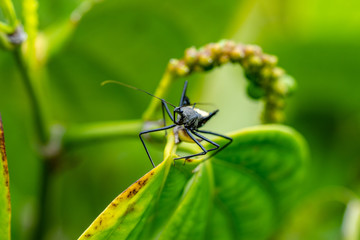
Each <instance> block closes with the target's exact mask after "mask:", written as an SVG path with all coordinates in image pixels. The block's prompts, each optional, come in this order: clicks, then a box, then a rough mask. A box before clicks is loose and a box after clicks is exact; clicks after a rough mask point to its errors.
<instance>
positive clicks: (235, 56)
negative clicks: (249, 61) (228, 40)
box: [230, 44, 245, 62]
mask: <svg viewBox="0 0 360 240" xmlns="http://www.w3.org/2000/svg"><path fill="white" fill-rule="evenodd" d="M244 57H245V52H244V47H243V46H242V45H240V44H238V45H236V46H235V47H234V48H233V49H232V51H231V52H230V59H231V61H233V62H236V61H240V60H242V59H244Z"/></svg>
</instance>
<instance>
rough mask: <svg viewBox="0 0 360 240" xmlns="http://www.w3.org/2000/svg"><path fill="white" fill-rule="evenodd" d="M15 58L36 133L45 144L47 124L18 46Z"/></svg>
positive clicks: (47, 136) (47, 137)
mask: <svg viewBox="0 0 360 240" xmlns="http://www.w3.org/2000/svg"><path fill="white" fill-rule="evenodd" d="M14 54H15V59H16V62H17V65H18V67H19V70H20V74H21V76H22V79H23V81H24V85H25V88H26V90H27V92H28V95H29V99H30V105H31V108H32V109H33V113H34V121H35V127H36V131H37V135H38V140H39V142H40V143H41V144H42V145H45V144H46V143H47V141H48V139H49V132H48V129H47V127H46V126H47V125H46V124H45V119H44V116H43V114H42V109H41V107H40V106H41V104H40V99H39V97H38V94H37V93H36V90H35V88H34V86H33V84H32V79H31V74H30V73H29V71H28V69H27V66H26V64H25V63H24V61H23V58H22V54H21V50H20V48H18V49H16V50H15V52H14Z"/></svg>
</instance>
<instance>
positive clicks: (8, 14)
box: [0, 0, 18, 31]
mask: <svg viewBox="0 0 360 240" xmlns="http://www.w3.org/2000/svg"><path fill="white" fill-rule="evenodd" d="M0 7H1V9H2V10H3V13H4V15H5V18H6V19H7V20H8V22H9V25H10V27H11V28H12V31H15V28H16V27H17V25H18V20H17V17H16V13H15V9H14V5H13V3H12V1H11V0H0Z"/></svg>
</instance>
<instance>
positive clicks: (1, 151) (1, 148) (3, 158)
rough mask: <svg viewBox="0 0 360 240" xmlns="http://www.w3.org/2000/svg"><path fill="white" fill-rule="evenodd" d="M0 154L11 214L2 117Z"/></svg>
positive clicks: (9, 207)
mask: <svg viewBox="0 0 360 240" xmlns="http://www.w3.org/2000/svg"><path fill="white" fill-rule="evenodd" d="M0 154H1V161H2V164H3V175H4V179H5V186H6V187H7V194H6V198H7V199H8V208H7V210H8V211H9V212H10V211H11V205H10V191H9V169H8V163H7V157H6V150H5V137H4V128H3V124H2V120H1V116H0Z"/></svg>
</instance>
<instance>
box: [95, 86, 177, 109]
mask: <svg viewBox="0 0 360 240" xmlns="http://www.w3.org/2000/svg"><path fill="white" fill-rule="evenodd" d="M108 83H115V84H119V85H122V86H124V87H128V88H131V89H134V90H137V91H140V92H144V93H146V94H148V95H150V96H152V97H154V98H157V99H159V100H161V101H163V102H165V103H167V104H169V105H170V106H173V107H174V108H176V106H175V105H174V104H171V103H169V102H168V101H165V100H164V99H162V98H159V97H157V96H155V95H153V94H151V93H149V92H147V91H145V90H142V89H140V88H137V87H134V86H131V85H128V84H126V83H123V82H119V81H114V80H106V81H104V82H102V83H101V86H104V85H106V84H108Z"/></svg>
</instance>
